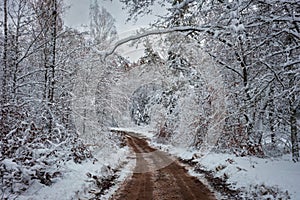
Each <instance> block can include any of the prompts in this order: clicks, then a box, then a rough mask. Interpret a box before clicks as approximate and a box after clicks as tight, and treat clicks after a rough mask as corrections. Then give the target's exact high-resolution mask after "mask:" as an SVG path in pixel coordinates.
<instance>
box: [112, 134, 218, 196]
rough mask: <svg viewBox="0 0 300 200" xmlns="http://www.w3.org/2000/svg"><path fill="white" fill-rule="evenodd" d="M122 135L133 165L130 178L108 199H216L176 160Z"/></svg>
mask: <svg viewBox="0 0 300 200" xmlns="http://www.w3.org/2000/svg"><path fill="white" fill-rule="evenodd" d="M126 137H127V143H128V145H129V146H130V147H131V148H132V149H133V151H134V152H135V154H136V166H135V168H134V171H133V174H132V176H131V178H130V179H129V180H127V181H125V182H124V183H123V185H122V186H121V187H120V189H119V190H118V191H117V192H116V193H115V194H114V195H113V196H112V197H111V199H113V200H115V199H122V200H131V199H143V200H147V199H149V200H150V199H153V200H155V199H157V200H158V199H159V200H163V199H166V200H168V199H187V200H191V199H216V198H215V195H214V194H213V193H212V192H211V191H210V190H209V189H208V188H207V186H206V185H204V184H203V183H201V182H200V181H199V180H198V179H197V178H195V177H192V176H190V175H189V174H188V173H187V170H186V169H185V168H184V167H183V166H181V165H180V164H179V162H178V161H177V160H176V159H174V158H172V157H170V156H169V155H167V154H166V153H164V152H162V151H159V150H157V149H154V148H152V147H150V146H149V145H148V143H147V141H146V140H145V139H142V138H138V137H136V136H133V135H130V136H129V135H126Z"/></svg>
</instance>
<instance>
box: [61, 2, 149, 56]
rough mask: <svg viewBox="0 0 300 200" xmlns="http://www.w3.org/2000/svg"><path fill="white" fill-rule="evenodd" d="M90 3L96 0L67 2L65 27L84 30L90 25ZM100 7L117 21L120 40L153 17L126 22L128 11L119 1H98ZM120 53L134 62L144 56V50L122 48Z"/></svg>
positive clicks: (146, 23)
mask: <svg viewBox="0 0 300 200" xmlns="http://www.w3.org/2000/svg"><path fill="white" fill-rule="evenodd" d="M90 1H94V0H65V3H66V5H70V6H71V7H70V9H69V10H67V11H66V13H65V25H67V26H69V27H72V28H77V29H78V28H80V29H82V25H87V26H88V25H89V7H90ZM98 2H99V5H100V6H103V7H104V8H106V9H107V10H108V11H109V12H110V13H111V15H112V16H113V17H114V18H115V20H116V24H115V25H116V28H117V32H118V35H119V39H122V38H124V37H127V36H129V35H132V34H134V33H135V31H136V30H138V29H139V28H141V27H145V26H147V25H148V24H149V22H150V21H151V19H153V16H147V17H143V18H142V19H140V20H139V21H137V22H136V23H134V22H126V19H127V17H128V15H127V12H126V10H123V9H122V6H123V4H122V3H120V2H119V1H118V0H113V1H110V0H98ZM119 51H121V52H123V56H125V57H127V58H128V59H130V60H132V61H136V60H137V59H138V58H139V57H140V56H141V55H143V52H144V48H143V47H139V48H138V49H136V48H134V47H130V48H129V47H128V46H122V47H121V48H119Z"/></svg>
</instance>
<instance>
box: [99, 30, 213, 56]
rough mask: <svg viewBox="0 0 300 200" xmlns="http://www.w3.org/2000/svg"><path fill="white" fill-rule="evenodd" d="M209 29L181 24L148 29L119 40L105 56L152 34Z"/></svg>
mask: <svg viewBox="0 0 300 200" xmlns="http://www.w3.org/2000/svg"><path fill="white" fill-rule="evenodd" d="M208 30H209V27H204V26H203V27H193V26H180V27H174V28H169V29H157V30H150V31H146V32H144V33H141V34H137V35H133V36H129V37H127V38H124V39H122V40H119V41H118V42H116V43H115V45H114V46H113V47H112V49H111V50H110V51H108V52H105V53H104V58H106V57H107V56H109V55H111V54H113V53H114V52H115V50H116V49H117V48H118V47H119V46H121V45H123V44H125V43H127V42H130V41H133V40H138V39H141V38H144V37H148V36H150V35H161V34H167V33H172V32H188V31H196V32H205V31H208ZM98 53H101V52H99V51H98ZM101 54H103V53H101Z"/></svg>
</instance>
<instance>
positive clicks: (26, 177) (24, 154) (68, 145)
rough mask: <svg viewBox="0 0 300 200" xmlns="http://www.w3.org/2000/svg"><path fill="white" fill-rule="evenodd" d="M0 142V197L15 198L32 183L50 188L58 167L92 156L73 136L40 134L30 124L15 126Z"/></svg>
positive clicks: (59, 170)
mask: <svg viewBox="0 0 300 200" xmlns="http://www.w3.org/2000/svg"><path fill="white" fill-rule="evenodd" d="M16 127H17V128H15V129H13V130H12V131H10V132H9V133H8V134H7V135H6V137H4V138H2V140H1V141H0V147H1V150H0V158H1V159H0V175H1V181H0V187H1V193H2V195H3V196H7V195H18V194H20V193H22V192H24V191H25V190H26V189H27V188H28V187H29V186H30V185H31V184H33V182H35V181H38V182H39V183H40V184H44V185H51V184H52V183H53V182H55V180H56V179H57V178H58V177H60V176H61V175H62V170H61V166H62V165H63V164H64V163H65V162H67V161H69V160H72V159H73V160H74V162H76V163H78V162H81V161H82V160H84V159H86V158H90V157H92V155H91V153H90V152H89V150H88V149H87V148H86V147H85V145H84V144H83V143H82V141H80V139H78V137H77V136H76V135H75V134H72V133H68V132H62V131H61V130H60V128H59V127H55V128H53V132H51V133H49V132H44V131H43V129H42V128H40V127H38V126H37V125H36V124H35V123H34V122H30V123H27V122H25V121H23V122H20V124H17V125H16Z"/></svg>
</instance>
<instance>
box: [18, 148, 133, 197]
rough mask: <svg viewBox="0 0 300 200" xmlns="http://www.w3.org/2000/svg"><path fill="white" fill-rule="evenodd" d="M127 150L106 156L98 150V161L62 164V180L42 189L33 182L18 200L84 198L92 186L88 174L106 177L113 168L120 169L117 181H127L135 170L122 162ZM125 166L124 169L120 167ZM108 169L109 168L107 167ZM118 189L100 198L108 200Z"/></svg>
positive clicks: (40, 185) (114, 151) (107, 192)
mask: <svg viewBox="0 0 300 200" xmlns="http://www.w3.org/2000/svg"><path fill="white" fill-rule="evenodd" d="M129 153H130V151H129V148H128V147H123V148H119V149H111V152H110V154H109V155H107V153H105V151H99V152H98V153H97V154H95V155H94V158H95V159H97V160H88V161H83V162H82V163H81V164H76V163H74V161H68V162H67V163H66V164H65V165H64V169H61V170H62V172H63V175H62V177H60V178H59V179H57V181H56V182H55V183H54V184H52V185H51V186H45V185H42V184H38V183H35V184H34V185H32V187H31V188H30V189H29V190H28V191H26V192H25V193H24V194H22V196H19V197H17V199H19V200H42V199H47V200H57V199H60V200H69V199H79V198H85V197H87V196H89V195H91V194H89V191H90V190H91V189H93V187H95V184H94V182H93V179H92V178H89V177H88V176H87V174H91V175H96V176H98V177H107V176H109V175H111V174H113V172H112V169H120V168H123V169H122V171H121V173H119V174H118V173H117V175H118V176H119V178H117V180H116V182H122V181H123V180H124V179H125V178H127V177H128V176H129V174H130V171H132V168H133V167H134V163H132V162H129V163H124V160H125V159H126V157H127V156H128V155H129ZM121 165H124V166H121ZM108 166H109V167H108ZM117 188H118V186H117V185H115V186H113V187H111V188H110V189H109V191H106V194H105V195H103V196H102V197H101V199H108V198H109V196H110V195H111V194H112V193H113V192H114V191H115V190H116V189H117Z"/></svg>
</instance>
